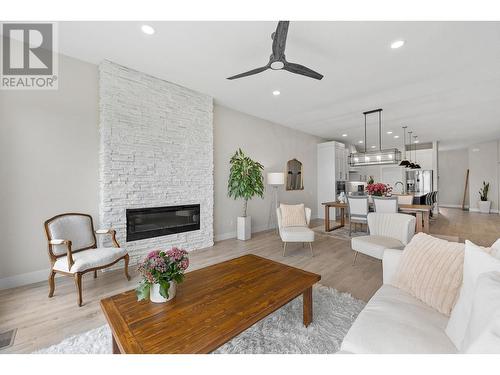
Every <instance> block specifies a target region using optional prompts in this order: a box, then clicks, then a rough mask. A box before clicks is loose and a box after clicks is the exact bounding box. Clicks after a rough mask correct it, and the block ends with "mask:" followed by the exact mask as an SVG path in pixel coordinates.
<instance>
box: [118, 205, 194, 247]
mask: <svg viewBox="0 0 500 375" xmlns="http://www.w3.org/2000/svg"><path fill="white" fill-rule="evenodd" d="M199 229H200V205H199V204H191V205H184V206H169V207H152V208H134V209H127V242H128V241H136V240H142V239H145V238H151V237H159V236H166V235H168V234H174V233H181V232H190V231H193V230H199Z"/></svg>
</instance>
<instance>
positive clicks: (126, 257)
mask: <svg viewBox="0 0 500 375" xmlns="http://www.w3.org/2000/svg"><path fill="white" fill-rule="evenodd" d="M129 259H130V257H129V255H128V254H127V255H125V277H126V278H127V280H128V281H130V275H129V274H128V261H129Z"/></svg>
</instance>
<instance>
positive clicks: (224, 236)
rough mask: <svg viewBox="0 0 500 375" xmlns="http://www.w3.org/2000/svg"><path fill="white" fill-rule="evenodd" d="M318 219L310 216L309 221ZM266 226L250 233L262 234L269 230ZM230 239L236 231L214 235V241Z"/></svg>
mask: <svg viewBox="0 0 500 375" xmlns="http://www.w3.org/2000/svg"><path fill="white" fill-rule="evenodd" d="M314 219H318V216H312V217H311V220H314ZM270 229H271V228H269V227H268V226H267V225H257V226H255V227H253V228H252V233H258V232H264V231H266V230H270ZM230 238H236V229H235V230H234V231H233V232H227V233H220V234H216V235H215V236H214V240H215V241H216V242H217V241H223V240H228V239H230Z"/></svg>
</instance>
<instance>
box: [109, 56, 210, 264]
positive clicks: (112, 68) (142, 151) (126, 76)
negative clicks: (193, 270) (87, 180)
mask: <svg viewBox="0 0 500 375" xmlns="http://www.w3.org/2000/svg"><path fill="white" fill-rule="evenodd" d="M99 99H100V102H99V110H100V136H101V139H100V142H101V143H100V162H99V163H100V177H99V179H100V181H99V183H100V205H99V218H100V224H101V225H102V226H103V227H113V228H114V229H116V231H117V239H118V241H119V243H120V245H121V246H122V247H125V248H126V249H127V250H128V251H129V254H130V257H131V263H132V264H134V263H137V262H138V261H139V260H141V259H142V258H143V257H144V255H145V254H146V253H148V252H149V251H151V250H154V249H165V248H168V247H170V246H174V245H175V246H179V247H183V248H185V249H186V250H188V251H191V250H194V249H199V248H203V247H208V246H211V245H213V207H214V191H213V169H214V167H213V120H212V115H213V100H212V98H211V97H210V96H207V95H204V94H200V93H197V92H195V91H192V90H189V89H187V88H184V87H181V86H178V85H175V84H172V83H169V82H166V81H164V80H161V79H158V78H155V77H152V76H149V75H147V74H144V73H141V72H138V71H134V70H131V69H128V68H126V67H123V66H120V65H117V64H115V63H112V62H110V61H104V62H102V63H101V64H100V66H99ZM183 204H200V230H197V231H192V232H184V233H177V234H173V235H167V236H162V237H155V238H149V239H144V240H138V241H131V242H126V215H125V210H126V209H127V208H142V207H163V206H174V205H183Z"/></svg>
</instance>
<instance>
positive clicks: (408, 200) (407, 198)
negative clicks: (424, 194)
mask: <svg viewBox="0 0 500 375" xmlns="http://www.w3.org/2000/svg"><path fill="white" fill-rule="evenodd" d="M398 204H413V195H398Z"/></svg>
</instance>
